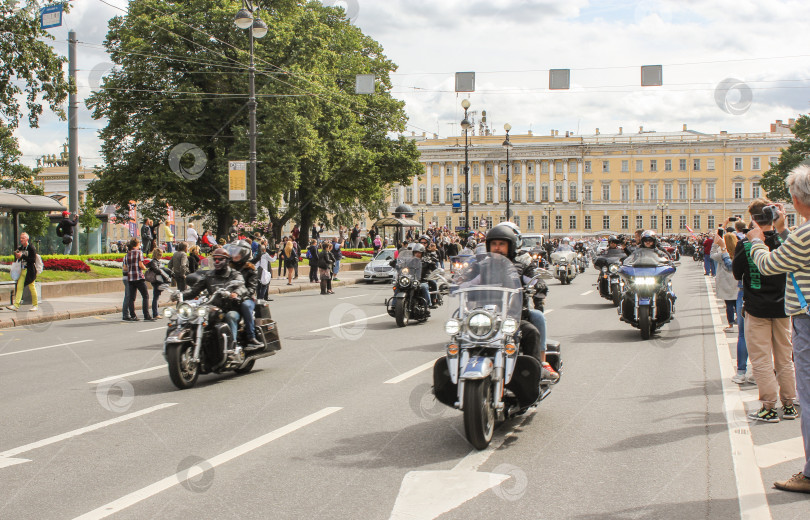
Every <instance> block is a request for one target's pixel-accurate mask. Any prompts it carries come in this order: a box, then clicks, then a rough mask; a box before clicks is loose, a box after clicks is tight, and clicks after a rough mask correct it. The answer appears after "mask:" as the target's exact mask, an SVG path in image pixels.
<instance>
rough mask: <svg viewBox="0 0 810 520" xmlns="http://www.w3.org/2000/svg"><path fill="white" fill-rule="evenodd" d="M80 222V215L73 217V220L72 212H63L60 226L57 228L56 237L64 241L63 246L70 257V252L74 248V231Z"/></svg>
mask: <svg viewBox="0 0 810 520" xmlns="http://www.w3.org/2000/svg"><path fill="white" fill-rule="evenodd" d="M78 222H79V216H78V215H73V218H72V219H71V218H70V212H69V211H63V212H62V220H61V221H59V224H57V226H56V236H58V237H60V238H61V239H62V244H64V246H65V254H66V255H69V254H70V250H71V249H72V248H73V229H74V228H75V227H76V224H77V223H78Z"/></svg>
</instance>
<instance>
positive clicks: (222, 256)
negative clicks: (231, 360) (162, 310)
mask: <svg viewBox="0 0 810 520" xmlns="http://www.w3.org/2000/svg"><path fill="white" fill-rule="evenodd" d="M211 258H212V260H213V262H214V268H213V269H212V270H210V271H206V273H205V276H203V277H201V278H200V279H199V280H198V281H197V283H195V284H194V286H193V287H191V288H190V289H187V290H185V291H183V292H182V295H183V299H184V300H192V299H194V298H196V297H197V296H199V294H200V293H201V292H203V291H208V293H209V294H214V293H215V292H216V291H218V290H219V289H227V290H229V291H231V292H230V294H229V295H228V297H227V298H223V299H221V300H219V301H216V302H215V303H214V305H216V306H217V307H219V308H220V309H222V310H223V311H224V312H225V322H226V323H227V324H228V326H229V327H230V328H231V334H232V335H233V341H234V343H236V338H237V334H238V331H239V308H240V303H241V302H242V300H243V299H245V298H246V297H247V294H248V291H247V288H246V287H245V280H244V278H242V275H241V274H239V272H238V271H237V270H236V269H232V268H231V267H230V263H231V255H230V253H228V251H226V250H225V249H224V248H221V247H220V248H219V249H217V250H215V251H214V252H213V254H212V255H211ZM180 294H181V293H174V294H172V299H173V300H177V299H179V295H180Z"/></svg>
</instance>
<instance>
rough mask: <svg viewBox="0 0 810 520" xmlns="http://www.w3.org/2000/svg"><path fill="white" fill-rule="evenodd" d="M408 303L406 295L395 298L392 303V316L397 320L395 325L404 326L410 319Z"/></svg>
mask: <svg viewBox="0 0 810 520" xmlns="http://www.w3.org/2000/svg"><path fill="white" fill-rule="evenodd" d="M408 303H409V302H408V296H405V297H404V298H397V301H396V302H395V303H394V317H395V318H396V320H397V327H404V326H405V325H407V324H408V322H409V321H410V319H411V316H410V309H408Z"/></svg>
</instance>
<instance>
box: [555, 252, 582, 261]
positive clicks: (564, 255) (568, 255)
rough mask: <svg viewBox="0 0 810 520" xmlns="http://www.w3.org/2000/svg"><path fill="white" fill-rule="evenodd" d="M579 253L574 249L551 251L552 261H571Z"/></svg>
mask: <svg viewBox="0 0 810 520" xmlns="http://www.w3.org/2000/svg"><path fill="white" fill-rule="evenodd" d="M576 256H577V254H576V253H575V252H573V251H554V252H553V253H551V261H552V263H555V264H558V263H560V262H571V261H573V260H574V258H576Z"/></svg>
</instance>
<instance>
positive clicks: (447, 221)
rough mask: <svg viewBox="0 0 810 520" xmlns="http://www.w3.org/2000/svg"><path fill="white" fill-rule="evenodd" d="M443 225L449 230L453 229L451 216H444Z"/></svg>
mask: <svg viewBox="0 0 810 520" xmlns="http://www.w3.org/2000/svg"><path fill="white" fill-rule="evenodd" d="M444 226H445V227H446V228H447V229H449V230H450V231H452V230H453V217H452V216H447V217H444Z"/></svg>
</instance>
